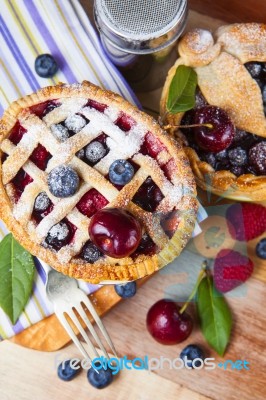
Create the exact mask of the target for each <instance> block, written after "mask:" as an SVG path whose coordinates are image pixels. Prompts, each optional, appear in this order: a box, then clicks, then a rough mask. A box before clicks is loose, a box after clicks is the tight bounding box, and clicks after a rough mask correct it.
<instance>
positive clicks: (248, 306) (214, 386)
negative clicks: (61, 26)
mask: <svg viewBox="0 0 266 400" xmlns="http://www.w3.org/2000/svg"><path fill="white" fill-rule="evenodd" d="M84 2H85V1H84ZM192 3H197V2H193V1H192ZM198 3H199V2H198ZM221 23H222V21H220V20H217V19H213V18H211V17H206V16H204V15H201V14H198V13H197V12H194V11H191V12H190V15H189V22H188V29H190V28H191V27H196V26H200V27H204V28H210V29H215V28H216V27H218V26H219V25H220V24H221ZM159 97H160V90H157V91H155V92H154V93H149V94H147V93H146V94H142V95H141V96H140V98H141V101H142V102H143V104H144V106H145V105H146V106H147V107H149V108H150V109H153V110H154V111H155V112H156V111H157V110H158V104H159ZM199 196H200V197H201V198H202V201H203V202H205V205H206V207H207V211H208V207H210V206H211V204H212V203H210V204H208V203H207V201H206V196H204V194H203V193H202V192H200V193H199ZM220 204H221V203H218V205H217V206H216V207H218V208H217V210H218V209H219V207H222V206H220ZM206 224H207V223H206V222H205V223H204V225H203V229H207V227H208V224H207V225H206ZM258 240H259V239H256V240H254V241H251V242H249V243H248V246H247V251H248V254H249V256H250V257H251V258H252V259H253V261H254V263H255V272H254V274H253V276H252V278H251V279H249V281H248V282H247V284H246V285H243V286H242V287H241V288H239V289H237V290H236V291H234V292H232V293H231V294H229V295H227V296H226V297H227V300H228V303H229V305H230V307H231V309H232V312H233V316H234V327H233V333H232V338H231V341H230V344H229V347H228V350H227V352H226V354H225V357H224V358H221V357H218V356H217V355H216V354H215V352H214V351H211V350H210V348H209V347H208V346H207V345H206V342H205V341H204V338H203V337H202V334H201V333H200V330H199V327H198V324H197V322H196V323H195V326H194V330H193V332H192V334H191V336H190V337H189V338H188V339H187V341H186V342H184V343H181V344H180V345H174V346H163V345H160V344H158V343H157V342H155V341H154V340H153V339H152V338H151V337H150V335H149V334H148V332H147V330H146V326H145V318H146V314H147V311H148V309H149V308H150V306H151V305H152V304H153V303H154V302H156V301H157V300H159V299H161V298H163V297H171V298H174V299H175V300H177V301H182V300H183V299H184V298H185V297H186V296H187V295H188V294H189V293H190V291H191V288H192V287H193V283H194V282H195V280H196V277H197V273H198V271H199V269H200V264H201V262H202V260H203V259H204V257H206V253H205V252H204V251H201V250H200V251H199V252H195V251H194V250H193V246H192V245H191V244H190V245H189V246H188V247H187V248H186V250H185V251H184V252H183V253H182V254H181V256H180V257H179V258H178V259H177V260H176V261H175V262H174V263H172V264H171V265H170V266H168V267H166V268H165V269H163V270H162V271H160V272H159V273H157V274H156V275H155V276H153V277H152V278H151V279H149V280H148V281H147V282H146V283H145V284H144V285H143V286H142V287H141V288H140V289H139V290H138V293H137V294H136V296H135V297H134V298H132V299H130V300H126V301H122V302H121V303H120V304H118V305H117V306H116V307H115V308H114V309H113V310H112V311H110V312H109V313H108V314H107V315H106V316H105V317H104V323H105V324H106V327H107V329H108V331H109V332H110V334H111V337H112V339H113V341H114V343H115V346H116V348H117V350H118V352H119V354H120V355H121V356H124V355H127V357H128V358H129V359H133V358H135V357H143V356H145V355H148V356H149V357H157V358H160V357H161V356H162V357H166V358H170V359H174V358H177V357H179V353H180V351H181V349H182V348H183V347H184V346H185V345H187V344H190V343H197V344H199V345H201V346H202V347H203V348H204V349H205V353H206V356H207V357H215V359H216V361H217V362H219V361H225V360H226V359H228V360H229V359H231V360H233V361H235V360H244V359H245V360H247V361H248V362H249V363H250V364H249V366H250V370H242V371H239V370H233V371H232V370H226V371H225V370H222V369H220V368H216V369H214V370H212V371H206V370H193V371H190V370H186V369H182V370H174V369H172V370H170V369H169V367H167V365H166V366H165V368H163V369H160V370H156V371H154V372H150V373H149V372H148V371H133V370H132V371H126V370H124V371H122V373H120V375H119V377H118V378H117V379H116V380H115V382H114V383H113V384H112V385H111V386H110V387H108V388H106V389H104V390H103V391H98V390H96V389H94V388H92V387H91V386H90V385H89V383H88V382H87V379H86V373H85V371H83V372H82V374H81V375H80V376H79V377H77V378H76V379H75V380H73V381H72V382H67V383H66V382H62V381H60V380H59V379H58V378H57V376H56V369H55V360H56V356H57V357H58V358H60V359H62V360H63V359H67V358H74V357H78V356H79V354H78V351H77V350H76V348H75V346H74V345H73V344H72V345H70V346H67V347H65V348H64V349H62V350H60V351H58V352H52V353H47V352H40V351H36V350H30V349H26V348H23V347H21V346H18V345H16V344H14V343H11V342H10V341H7V340H5V341H3V342H1V343H0V400H24V399H25V400H36V399H38V400H44V399H47V398H54V399H57V400H61V399H62V400H70V399H71V400H72V399H73V398H77V399H79V400H85V399H89V398H90V399H107V398H108V399H110V400H115V399H118V400H126V399H127V400H136V399H137V400H150V399H155V400H157V399H163V398H167V399H169V400H172V399H173V400H174V399H175V400H204V399H205V400H206V399H215V400H221V399H224V400H234V399H241V400H251V399H254V400H263V399H265V397H266V390H265V381H266V379H265V378H266V376H265V371H266V362H265V327H266V324H265V311H264V307H265V303H266V295H265V287H266V263H265V262H262V260H260V259H258V258H257V257H256V256H255V251H254V249H255V246H256V243H257V242H258ZM193 243H194V244H195V242H192V244H193ZM194 247H195V246H194ZM190 311H191V313H192V314H193V313H194V307H193V305H191V307H190Z"/></svg>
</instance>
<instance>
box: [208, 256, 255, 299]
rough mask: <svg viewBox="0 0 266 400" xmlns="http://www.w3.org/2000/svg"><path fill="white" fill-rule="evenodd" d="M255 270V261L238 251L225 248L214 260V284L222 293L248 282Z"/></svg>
mask: <svg viewBox="0 0 266 400" xmlns="http://www.w3.org/2000/svg"><path fill="white" fill-rule="evenodd" d="M252 272H253V262H252V261H251V260H250V259H249V258H248V257H246V256H243V255H242V254H240V253H239V252H238V251H233V250H228V249H223V250H221V251H219V253H218V254H217V256H216V259H215V262H214V284H215V287H216V288H217V290H219V291H220V292H222V293H225V292H228V291H229V290H232V289H234V288H235V287H237V286H239V285H241V284H242V283H244V282H246V280H247V279H248V278H249V277H250V276H251V274H252Z"/></svg>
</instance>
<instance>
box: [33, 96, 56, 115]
mask: <svg viewBox="0 0 266 400" xmlns="http://www.w3.org/2000/svg"><path fill="white" fill-rule="evenodd" d="M58 106H60V104H59V103H57V102H56V100H52V101H51V100H47V101H44V102H43V103H39V104H35V105H34V106H31V107H30V111H31V112H32V113H33V114H35V115H37V117H39V118H43V117H45V115H47V114H48V113H49V112H50V111H52V110H53V109H54V108H56V107H58Z"/></svg>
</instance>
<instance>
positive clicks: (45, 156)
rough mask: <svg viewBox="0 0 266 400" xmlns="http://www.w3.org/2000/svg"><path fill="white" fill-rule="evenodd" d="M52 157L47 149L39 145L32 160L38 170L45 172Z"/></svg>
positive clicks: (33, 153)
mask: <svg viewBox="0 0 266 400" xmlns="http://www.w3.org/2000/svg"><path fill="white" fill-rule="evenodd" d="M51 157H52V156H51V154H50V153H49V152H48V151H47V150H46V148H45V147H43V146H42V145H41V144H38V146H37V147H36V149H35V150H34V151H33V152H32V155H31V156H30V159H31V161H32V162H33V163H34V164H35V165H37V167H38V168H40V169H41V170H42V171H44V170H45V169H46V167H47V164H48V161H49V160H50V158H51Z"/></svg>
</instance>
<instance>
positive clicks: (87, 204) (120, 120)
mask: <svg viewBox="0 0 266 400" xmlns="http://www.w3.org/2000/svg"><path fill="white" fill-rule="evenodd" d="M61 105H62V103H61V102H60V100H52V101H46V102H43V103H40V104H38V105H35V106H32V107H30V109H29V110H30V113H31V114H35V116H37V117H38V118H39V119H40V120H43V119H44V118H45V117H47V116H48V115H49V113H50V112H51V111H53V110H55V109H56V108H58V107H60V106H61ZM83 107H84V108H85V107H87V108H88V107H89V108H90V109H92V110H93V109H94V110H97V112H99V113H101V114H104V113H105V112H106V111H108V106H107V105H106V104H101V103H99V102H97V101H95V100H91V99H89V100H88V102H87V103H86V104H85V105H84V106H83ZM89 124H90V120H89V119H88V118H87V117H86V116H84V114H83V112H82V108H81V109H80V110H79V111H78V112H76V113H75V114H73V115H71V116H70V117H67V118H66V119H64V120H63V121H61V122H59V123H56V124H52V125H51V126H50V130H51V132H52V134H53V136H54V137H55V138H56V140H57V141H58V142H61V143H62V145H64V144H65V143H67V141H68V140H70V139H71V138H72V137H73V136H75V135H76V134H78V133H79V132H80V131H81V130H82V129H83V128H84V127H86V125H89ZM113 124H114V125H115V127H117V128H118V129H119V130H121V131H122V132H124V135H126V136H127V135H128V134H130V131H131V130H132V129H133V128H134V127H136V125H137V124H136V121H135V120H134V119H133V118H132V117H131V116H129V115H127V114H126V113H124V112H120V113H119V114H118V117H117V118H116V119H115V120H114V122H113ZM117 128H115V129H117ZM27 133H28V131H27V129H26V128H25V127H23V126H22V124H21V123H20V122H19V121H17V122H16V124H15V125H14V127H13V128H12V130H11V132H10V135H9V137H8V139H9V140H10V142H12V144H13V145H18V144H19V143H20V141H21V140H22V138H24V137H26V135H27ZM24 140H25V139H24ZM111 140H112V139H111V138H110V137H109V136H108V134H106V133H105V132H104V131H103V132H100V134H99V135H98V136H97V137H95V138H93V139H92V140H90V141H88V143H86V145H85V146H83V147H81V148H80V149H79V150H78V151H77V152H76V157H77V158H78V159H79V160H81V161H82V162H84V163H85V164H87V165H88V166H89V167H93V168H95V169H96V170H97V164H98V163H100V162H101V161H102V160H103V159H104V158H105V157H109V153H110V152H111V150H110V147H109V144H108V143H110V141H111ZM64 142H65V143H64ZM162 153H164V157H161V154H162ZM165 153H166V154H167V156H165ZM136 154H137V155H140V156H141V157H143V156H148V157H149V159H152V160H153V161H152V162H155V163H156V164H157V166H159V167H160V171H161V173H162V174H163V176H164V179H165V180H166V183H167V185H170V186H173V185H172V182H171V176H172V174H173V171H174V170H175V168H176V166H175V162H174V160H173V159H172V158H171V156H170V154H169V153H168V152H167V149H166V147H165V146H164V144H163V143H161V142H160V140H159V139H158V138H156V137H155V136H154V135H153V134H152V132H149V131H148V132H147V133H146V134H145V135H144V138H143V139H142V142H141V145H140V147H139V149H138V151H136V152H135V154H133V155H131V156H130V157H129V158H127V159H126V161H127V163H128V164H127V167H130V168H131V169H132V173H133V176H134V175H135V174H136V173H137V172H138V170H139V168H140V165H139V164H138V162H137V161H136V160H133V157H134V156H135V155H136ZM8 157H9V156H8V155H7V154H6V153H5V152H4V151H3V155H2V163H3V164H4V163H5V162H6V160H7V159H8ZM119 158H120V157H119V156H118V159H119ZM29 159H30V161H31V162H33V163H34V164H35V166H36V167H37V168H38V169H39V170H41V171H46V169H47V166H48V165H49V162H50V161H51V162H53V156H52V154H51V153H50V152H49V151H48V150H47V149H46V148H45V147H44V146H43V145H42V144H40V143H39V144H37V146H36V147H35V148H34V150H33V151H32V153H31V155H30V158H29ZM25 165H26V164H25ZM23 168H24V166H22V167H21V168H20V169H19V172H18V173H17V174H16V175H15V176H14V177H13V178H12V180H11V181H10V182H9V183H8V186H9V187H11V189H12V190H11V194H10V191H8V195H9V196H10V197H11V201H12V203H13V205H14V207H16V204H18V202H19V201H20V199H21V198H22V196H23V194H24V191H25V189H26V188H27V186H28V185H29V184H31V183H32V182H34V177H31V176H30V174H29V173H28V172H29V169H27V168H26V170H27V171H28V172H26V170H24V169H23ZM48 168H49V166H48ZM104 177H105V178H106V180H107V181H108V182H109V183H110V184H111V185H113V186H114V187H115V188H116V189H118V190H119V191H121V190H122V189H123V188H124V184H120V183H113V182H112V179H111V178H112V177H111V175H110V173H109V174H108V173H107V174H105V175H104ZM78 179H79V187H81V186H82V185H83V184H84V182H83V179H82V177H81V176H79V177H78ZM50 197H51V196H50ZM69 198H70V199H71V196H70V197H69ZM164 198H165V196H164V194H163V192H162V191H161V189H160V188H159V187H158V185H157V184H156V183H155V182H154V180H153V179H152V176H148V177H147V178H146V179H145V180H144V181H143V183H142V184H141V185H140V186H139V188H138V189H137V190H136V192H135V194H134V196H133V198H132V200H131V201H132V204H134V205H136V206H138V207H140V208H141V209H142V210H144V211H146V212H150V213H154V212H156V210H157V208H158V206H159V205H160V204H161V202H162V201H163V199H164ZM62 201H63V200H62ZM59 203H60V201H59ZM56 204H57V203H56V202H55V204H54V202H53V201H52V200H51V199H50V198H49V195H48V193H46V192H45V191H41V192H39V194H38V195H37V196H36V198H35V201H34V205H33V210H32V214H31V218H30V224H33V225H34V226H35V228H36V229H38V226H39V225H40V224H42V223H43V220H44V219H45V218H46V217H47V216H49V214H50V213H51V212H53V211H54V210H55V208H56ZM108 204H109V201H108V200H107V199H106V198H105V197H104V195H103V194H101V193H100V192H99V191H98V190H97V189H95V188H93V187H92V188H90V189H89V190H88V191H85V192H84V194H83V195H82V196H81V197H80V198H79V200H78V201H77V203H76V204H75V205H74V206H73V210H74V211H75V210H77V212H78V213H80V215H81V217H82V215H83V216H85V217H86V218H91V217H92V216H93V215H95V213H97V212H98V211H99V210H101V209H102V208H104V207H106V206H108ZM73 210H71V211H73ZM68 217H69V215H68V214H67V215H66V216H65V217H64V218H63V219H62V220H61V221H60V222H58V223H56V224H54V225H53V226H52V227H51V228H50V229H49V231H48V233H47V234H46V237H45V238H44V239H43V240H42V243H41V244H42V246H44V247H45V248H49V249H50V250H53V251H55V252H59V251H60V250H61V249H62V248H64V247H66V246H72V245H73V246H74V247H75V240H76V235H77V234H78V232H79V227H78V226H76V225H75V224H74V223H73V221H72V222H71V221H70V220H69V218H68ZM16 218H17V217H16ZM17 219H19V218H17ZM178 224H179V217H178V211H177V210H176V209H175V206H173V207H172V209H171V211H169V212H167V213H161V217H160V226H161V227H162V229H163V232H164V234H165V235H166V237H168V238H169V239H170V238H171V237H172V236H173V235H174V233H175V231H176V230H177V228H178ZM142 231H143V232H142V237H141V239H140V242H139V245H138V247H137V248H136V250H135V251H134V252H133V253H132V254H131V258H132V259H133V260H135V259H136V258H137V257H138V256H140V255H148V256H151V255H153V254H156V253H158V252H159V251H160V249H159V248H158V246H157V245H156V244H155V242H154V241H153V240H152V238H151V237H150V235H149V234H148V233H147V232H146V231H145V229H144V228H143V229H142ZM102 257H104V254H103V253H102V251H101V250H100V249H99V248H98V247H97V246H96V245H95V244H94V243H93V242H92V241H91V240H90V239H89V240H87V241H86V242H85V243H84V242H83V244H82V247H81V248H80V249H79V251H78V252H76V253H74V254H73V257H72V258H74V259H75V260H77V261H78V260H80V261H83V262H84V261H85V262H88V263H94V262H96V261H98V260H99V259H101V258H102Z"/></svg>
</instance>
